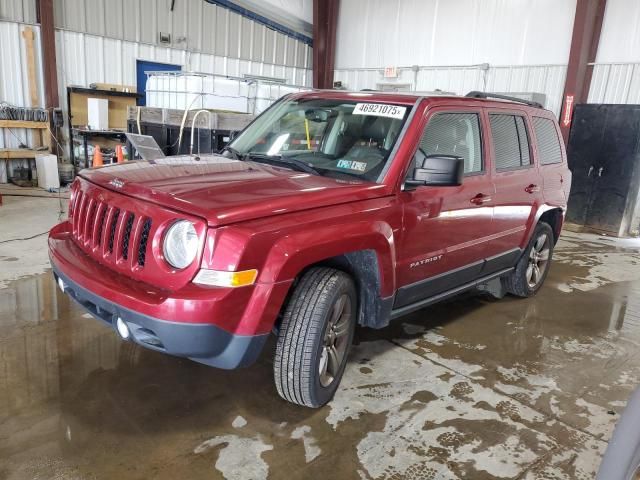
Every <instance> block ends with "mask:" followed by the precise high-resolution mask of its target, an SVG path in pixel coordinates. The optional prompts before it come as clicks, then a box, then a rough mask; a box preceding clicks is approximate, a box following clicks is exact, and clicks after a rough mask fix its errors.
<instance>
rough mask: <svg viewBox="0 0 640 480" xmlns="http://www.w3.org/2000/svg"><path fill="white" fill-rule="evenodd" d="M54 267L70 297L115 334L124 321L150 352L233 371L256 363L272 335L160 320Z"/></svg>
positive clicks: (132, 339)
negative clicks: (94, 290) (86, 286)
mask: <svg viewBox="0 0 640 480" xmlns="http://www.w3.org/2000/svg"><path fill="white" fill-rule="evenodd" d="M52 267H53V274H54V276H55V279H56V282H59V280H60V279H61V280H62V281H63V282H64V286H65V288H64V292H65V293H66V294H67V295H69V296H70V297H71V298H72V299H73V300H75V301H76V302H77V303H78V304H80V305H81V306H82V307H84V308H85V309H86V310H87V311H88V312H89V313H91V315H93V316H94V317H95V318H97V319H98V320H101V321H102V322H104V323H105V324H107V325H109V326H110V327H111V328H113V329H114V330H116V331H117V328H116V322H117V319H118V318H120V319H122V321H123V322H124V323H125V324H126V325H127V327H128V328H129V332H130V335H129V340H131V341H133V342H135V343H137V344H139V345H141V346H143V347H145V348H149V349H151V350H155V351H159V352H163V353H167V354H169V355H174V356H178V357H186V358H189V359H191V360H193V361H196V362H199V363H203V364H205V365H210V366H212V367H217V368H223V369H233V368H238V367H244V366H248V365H250V364H252V363H253V362H255V360H256V359H257V358H258V356H259V355H260V352H261V351H262V349H263V347H264V344H265V342H266V340H267V337H268V336H269V334H268V333H266V334H263V335H234V334H233V333H229V332H227V331H226V330H223V329H222V328H220V327H218V326H217V325H212V324H186V323H180V322H169V321H166V320H159V319H157V318H153V317H150V316H148V315H144V314H141V313H138V312H135V311H133V310H130V309H127V308H124V307H122V306H120V305H118V304H115V303H113V302H110V301H108V300H105V299H104V298H102V297H100V296H98V295H95V294H94V293H92V292H90V291H89V290H87V289H85V288H83V287H81V286H80V285H78V284H77V283H75V282H74V281H73V280H71V279H70V278H69V277H68V276H67V275H65V274H64V273H62V272H61V271H60V269H59V268H57V267H56V266H55V264H53V262H52Z"/></svg>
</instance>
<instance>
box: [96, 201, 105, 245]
mask: <svg viewBox="0 0 640 480" xmlns="http://www.w3.org/2000/svg"><path fill="white" fill-rule="evenodd" d="M108 209H109V208H108V207H107V205H105V204H102V213H101V214H100V215H99V216H98V231H97V233H96V239H95V243H94V245H96V246H98V247H99V246H100V245H101V244H102V233H103V232H104V222H106V220H107V210H108Z"/></svg>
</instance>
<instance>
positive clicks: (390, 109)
mask: <svg viewBox="0 0 640 480" xmlns="http://www.w3.org/2000/svg"><path fill="white" fill-rule="evenodd" d="M406 111H407V107H401V106H399V105H387V104H384V103H356V106H355V108H354V109H353V114H354V115H373V116H376V117H389V118H397V119H400V120H401V119H402V118H403V117H404V114H405V112H406Z"/></svg>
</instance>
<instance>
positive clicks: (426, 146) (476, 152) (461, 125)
mask: <svg viewBox="0 0 640 480" xmlns="http://www.w3.org/2000/svg"><path fill="white" fill-rule="evenodd" d="M420 149H421V150H422V152H423V153H424V154H425V155H438V154H440V155H455V156H457V157H462V158H463V159H464V173H467V174H469V173H477V172H481V171H482V168H483V166H482V148H481V141H480V120H479V118H478V114H477V113H438V114H436V115H434V116H433V117H432V118H431V120H429V123H428V124H427V127H426V128H425V130H424V133H423V134H422V139H421V140H420Z"/></svg>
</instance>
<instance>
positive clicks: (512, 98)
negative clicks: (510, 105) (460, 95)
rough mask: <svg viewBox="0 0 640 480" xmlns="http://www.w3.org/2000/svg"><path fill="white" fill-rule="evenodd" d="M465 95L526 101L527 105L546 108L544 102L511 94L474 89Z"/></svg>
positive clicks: (519, 101)
mask: <svg viewBox="0 0 640 480" xmlns="http://www.w3.org/2000/svg"><path fill="white" fill-rule="evenodd" d="M465 97H470V98H485V99H490V98H497V99H499V100H508V101H510V102H516V103H524V104H525V105H529V106H530V107H536V108H544V107H543V106H542V104H540V103H538V102H532V101H530V100H524V99H522V98H518V97H511V96H509V95H501V94H499V93H489V92H478V91H473V92H469V93H467V94H466V95H465Z"/></svg>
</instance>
